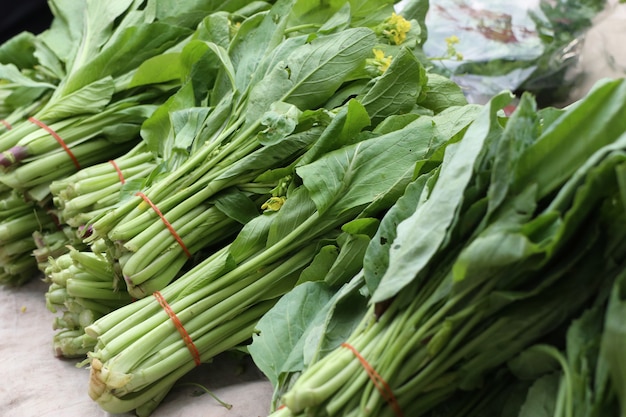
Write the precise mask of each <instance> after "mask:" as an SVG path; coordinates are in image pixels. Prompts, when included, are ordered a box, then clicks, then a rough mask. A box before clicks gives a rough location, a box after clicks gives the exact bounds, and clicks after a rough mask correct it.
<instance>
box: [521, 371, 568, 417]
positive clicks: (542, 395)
mask: <svg viewBox="0 0 626 417" xmlns="http://www.w3.org/2000/svg"><path fill="white" fill-rule="evenodd" d="M560 380H561V374H560V373H555V374H550V375H546V376H544V377H541V378H539V379H538V380H537V381H536V382H535V383H534V384H533V385H532V386H531V387H530V389H529V390H528V396H527V397H526V401H525V402H524V404H523V405H522V408H521V410H520V413H519V416H518V417H554V410H555V408H556V398H557V397H558V391H559V384H560Z"/></svg>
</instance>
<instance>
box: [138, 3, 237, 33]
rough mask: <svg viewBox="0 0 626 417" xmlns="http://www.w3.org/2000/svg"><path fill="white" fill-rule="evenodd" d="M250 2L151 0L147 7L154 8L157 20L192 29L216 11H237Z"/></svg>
mask: <svg viewBox="0 0 626 417" xmlns="http://www.w3.org/2000/svg"><path fill="white" fill-rule="evenodd" d="M248 3H249V1H248V0H226V1H218V0H186V1H185V2H180V1H178V0H149V1H148V4H147V5H146V9H148V8H152V9H153V10H154V15H155V18H156V19H157V20H160V21H162V22H166V23H170V24H173V25H176V26H181V27H187V28H190V29H191V28H195V27H196V26H197V25H198V23H200V21H201V20H202V19H203V18H204V17H205V16H208V15H209V14H211V13H212V12H214V11H217V10H220V11H226V12H235V11H237V10H238V9H241V8H242V7H244V6H245V5H247V4H248Z"/></svg>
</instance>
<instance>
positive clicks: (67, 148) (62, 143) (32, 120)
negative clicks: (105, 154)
mask: <svg viewBox="0 0 626 417" xmlns="http://www.w3.org/2000/svg"><path fill="white" fill-rule="evenodd" d="M28 121H29V122H31V123H34V124H36V125H37V126H39V127H40V128H42V129H43V130H45V131H46V132H48V133H50V135H52V137H53V138H54V139H56V141H57V142H58V143H59V145H61V147H62V148H63V150H64V151H65V152H66V153H67V154H68V155H69V156H70V158H71V159H72V162H74V166H76V169H80V164H79V163H78V159H76V157H75V156H74V154H73V153H72V151H71V150H70V148H69V147H68V146H67V145H66V144H65V142H64V141H63V139H61V136H59V134H58V133H57V132H55V131H54V130H52V129H51V128H50V126H48V125H46V124H45V123H44V122H42V121H40V120H37V119H35V118H34V117H29V118H28Z"/></svg>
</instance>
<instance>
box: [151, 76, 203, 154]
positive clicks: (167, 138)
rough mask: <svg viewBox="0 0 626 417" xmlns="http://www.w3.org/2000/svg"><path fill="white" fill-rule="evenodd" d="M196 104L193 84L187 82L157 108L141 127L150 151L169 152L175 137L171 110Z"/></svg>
mask: <svg viewBox="0 0 626 417" xmlns="http://www.w3.org/2000/svg"><path fill="white" fill-rule="evenodd" d="M194 105H195V99H194V94H193V86H192V85H191V84H186V85H185V86H183V87H182V88H180V89H179V90H178V91H177V92H176V93H175V94H173V95H172V96H171V97H170V98H168V99H167V101H166V102H165V103H163V104H162V105H161V106H159V107H158V108H157V110H156V111H155V112H154V113H153V114H152V116H150V117H149V118H148V119H147V120H146V121H145V122H144V123H143V125H142V127H141V136H142V138H143V139H144V140H145V141H146V143H147V145H148V149H149V150H150V152H152V153H153V154H155V155H159V156H163V155H164V154H165V153H167V152H169V150H168V147H170V146H172V145H171V140H172V139H173V132H172V125H171V120H170V112H174V111H176V110H181V109H185V108H188V107H192V106H194Z"/></svg>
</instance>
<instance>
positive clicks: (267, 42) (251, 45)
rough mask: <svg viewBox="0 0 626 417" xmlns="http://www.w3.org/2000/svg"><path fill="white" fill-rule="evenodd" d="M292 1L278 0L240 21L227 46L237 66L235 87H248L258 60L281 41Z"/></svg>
mask: <svg viewBox="0 0 626 417" xmlns="http://www.w3.org/2000/svg"><path fill="white" fill-rule="evenodd" d="M293 3H294V1H293V0H279V1H277V2H276V3H275V4H274V5H273V6H272V8H271V9H270V10H269V11H268V12H267V13H262V14H258V15H255V16H258V17H254V18H253V19H246V20H244V22H243V23H242V24H241V26H240V28H239V30H238V33H237V34H236V35H235V38H234V39H233V40H232V42H231V45H230V47H229V49H228V53H229V55H230V57H231V60H232V62H233V65H234V66H235V68H237V72H236V74H235V78H236V82H235V85H236V87H237V90H238V91H240V92H243V91H246V90H247V88H248V85H249V83H250V81H251V79H252V75H253V74H254V73H255V72H256V70H257V67H258V66H259V63H260V62H261V61H262V60H263V58H265V57H266V56H267V55H269V54H270V52H271V51H272V50H273V49H274V48H275V47H276V46H277V45H278V44H280V43H281V42H282V41H283V39H284V33H283V32H284V30H285V25H286V24H287V17H288V16H289V12H290V10H291V8H292V7H293ZM260 19H262V20H260ZM274 101H279V100H278V99H277V100H274Z"/></svg>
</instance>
